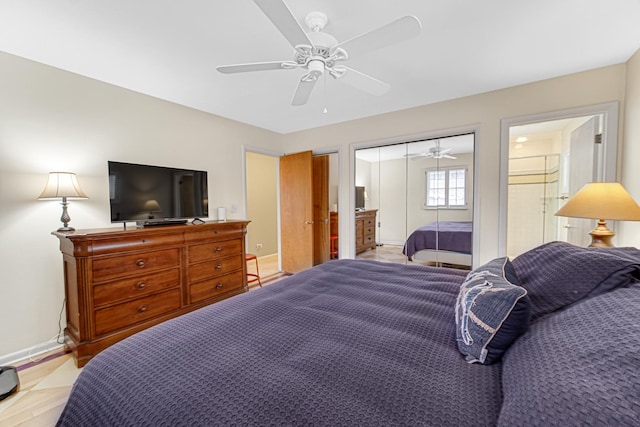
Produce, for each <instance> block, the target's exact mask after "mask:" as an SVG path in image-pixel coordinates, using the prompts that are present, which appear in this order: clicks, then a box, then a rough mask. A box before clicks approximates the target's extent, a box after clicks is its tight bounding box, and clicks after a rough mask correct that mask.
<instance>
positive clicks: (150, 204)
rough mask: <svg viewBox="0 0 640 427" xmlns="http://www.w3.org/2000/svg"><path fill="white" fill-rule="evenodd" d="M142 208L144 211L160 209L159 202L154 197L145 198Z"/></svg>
mask: <svg viewBox="0 0 640 427" xmlns="http://www.w3.org/2000/svg"><path fill="white" fill-rule="evenodd" d="M142 210H144V211H146V212H157V211H159V210H160V204H159V203H158V201H157V200H155V199H151V200H147V201H146V202H145V203H144V207H143V208H142Z"/></svg>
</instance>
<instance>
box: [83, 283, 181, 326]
mask: <svg viewBox="0 0 640 427" xmlns="http://www.w3.org/2000/svg"><path fill="white" fill-rule="evenodd" d="M180 302H181V301H180V289H173V290H170V291H166V292H162V293H160V294H154V295H149V296H147V297H143V298H137V299H135V300H132V301H128V302H124V303H122V304H118V305H114V306H111V307H107V308H102V309H98V310H96V311H95V325H96V335H104V334H107V333H109V332H113V331H117V330H118V329H122V328H124V327H126V326H131V325H135V324H136V323H139V322H142V321H144V320H147V319H151V318H153V317H156V316H160V315H163V314H167V313H170V312H172V311H174V310H177V309H179V308H180V306H181V303H180Z"/></svg>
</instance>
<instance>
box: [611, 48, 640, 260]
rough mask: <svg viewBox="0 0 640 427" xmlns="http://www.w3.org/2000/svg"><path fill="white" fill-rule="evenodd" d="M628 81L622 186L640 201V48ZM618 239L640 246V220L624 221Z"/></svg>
mask: <svg viewBox="0 0 640 427" xmlns="http://www.w3.org/2000/svg"><path fill="white" fill-rule="evenodd" d="M626 83H627V85H626V98H625V111H624V134H623V139H624V144H623V147H622V150H621V152H620V156H621V161H620V162H619V164H620V165H621V171H620V172H621V174H620V176H621V182H622V185H624V187H625V188H626V189H627V191H628V192H629V194H631V196H632V197H633V198H634V199H635V201H636V202H638V203H640V167H638V164H639V162H640V49H639V50H638V51H637V52H636V53H635V54H634V55H633V56H632V57H631V59H630V60H629V61H628V62H627V75H626ZM616 239H617V242H618V246H635V247H640V222H630V221H622V222H621V223H620V225H619V229H618V235H617V236H616Z"/></svg>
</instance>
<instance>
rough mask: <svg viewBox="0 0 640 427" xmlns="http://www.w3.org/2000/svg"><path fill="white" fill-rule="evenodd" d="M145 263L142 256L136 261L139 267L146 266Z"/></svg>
mask: <svg viewBox="0 0 640 427" xmlns="http://www.w3.org/2000/svg"><path fill="white" fill-rule="evenodd" d="M144 264H145V263H144V260H143V259H142V258H140V259H138V260H137V261H136V265H137V266H138V267H140V268H143V267H144Z"/></svg>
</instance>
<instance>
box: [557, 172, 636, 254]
mask: <svg viewBox="0 0 640 427" xmlns="http://www.w3.org/2000/svg"><path fill="white" fill-rule="evenodd" d="M556 215H557V216H567V217H573V218H588V219H597V220H598V225H597V226H596V228H594V229H593V230H592V231H591V232H590V233H589V234H590V235H591V244H590V245H589V246H590V247H593V246H597V247H610V246H613V244H612V243H611V239H612V238H613V236H614V235H615V233H614V232H613V231H611V230H610V229H609V227H607V222H606V220H607V219H610V220H623V221H640V206H638V204H637V203H636V202H635V201H634V200H633V198H632V197H631V195H629V193H627V190H625V189H624V187H623V186H622V184H620V183H618V182H591V183H589V184H586V185H585V186H584V187H582V188H581V189H580V191H578V192H577V193H576V194H575V195H574V196H573V197H571V198H569V200H567V203H566V204H565V205H564V206H563V207H562V208H560V209H559V210H558V212H556Z"/></svg>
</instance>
